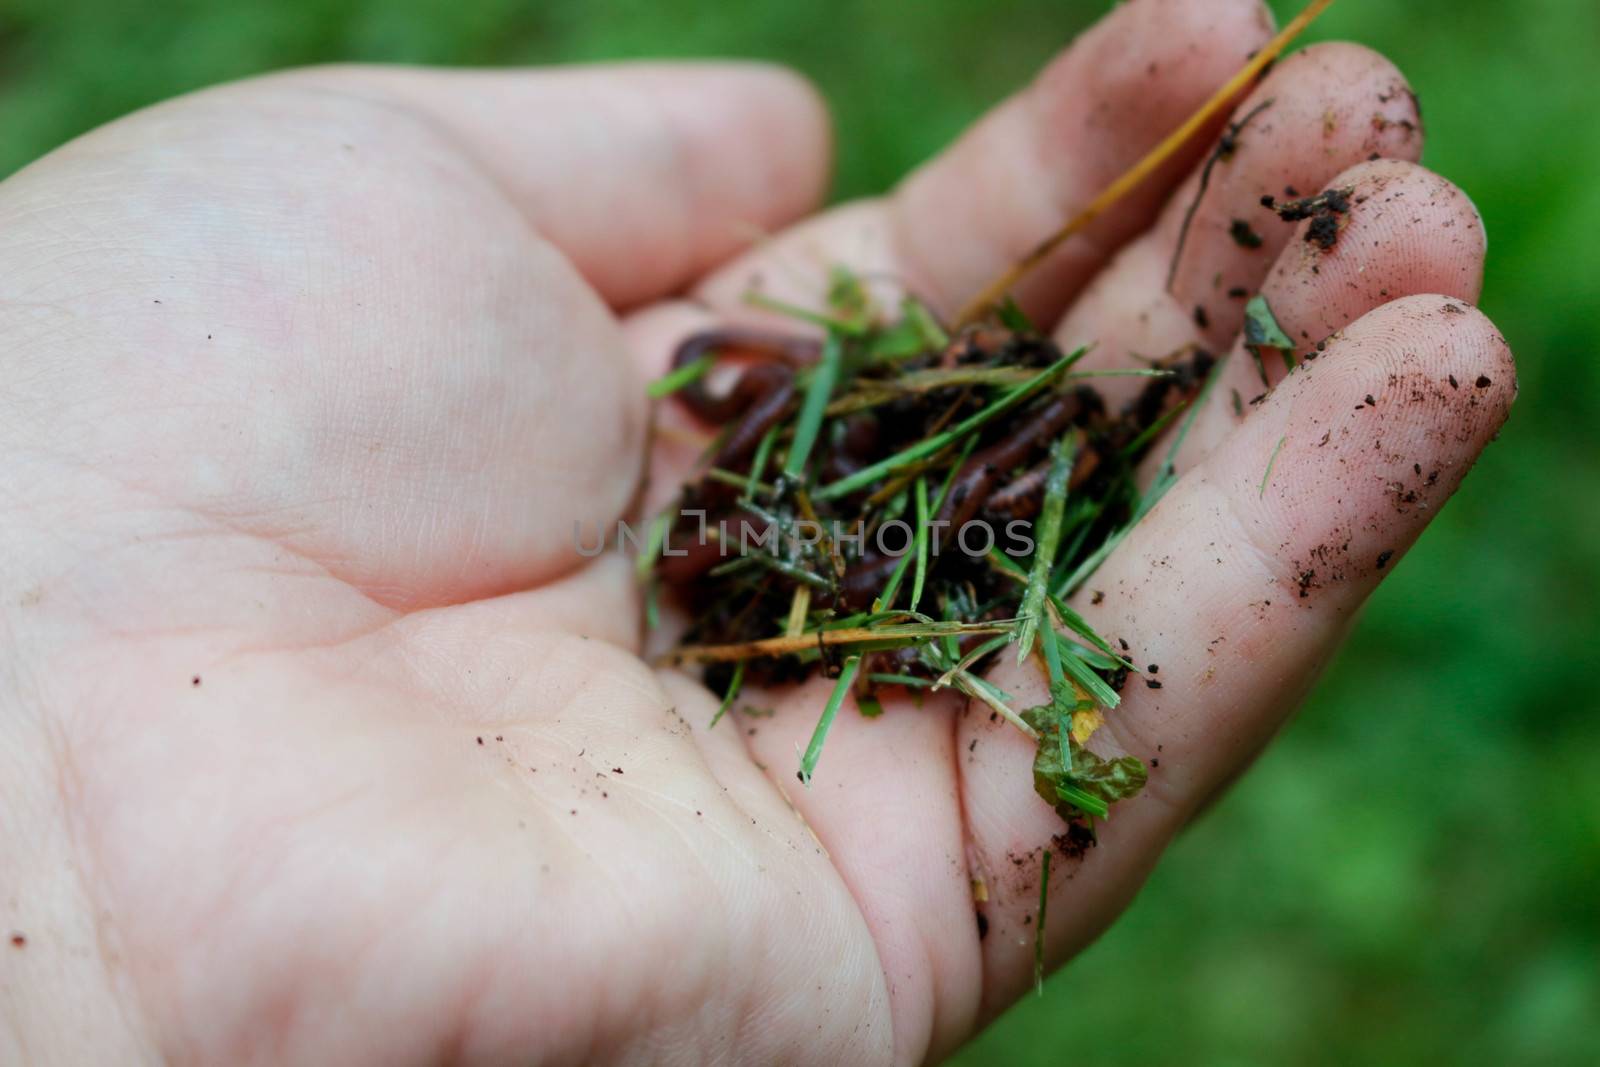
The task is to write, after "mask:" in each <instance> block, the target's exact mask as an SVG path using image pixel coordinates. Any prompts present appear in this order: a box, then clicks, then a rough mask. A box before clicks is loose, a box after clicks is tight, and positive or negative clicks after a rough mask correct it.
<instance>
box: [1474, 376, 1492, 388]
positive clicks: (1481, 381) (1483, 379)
mask: <svg viewBox="0 0 1600 1067" xmlns="http://www.w3.org/2000/svg"><path fill="white" fill-rule="evenodd" d="M1473 384H1475V385H1476V386H1477V387H1478V388H1479V389H1487V388H1489V386H1491V385H1493V384H1494V383H1493V382H1491V381H1490V380H1489V376H1488V375H1487V374H1480V375H1478V380H1477V381H1476V382H1475V383H1473Z"/></svg>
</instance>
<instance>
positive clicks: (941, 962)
mask: <svg viewBox="0 0 1600 1067" xmlns="http://www.w3.org/2000/svg"><path fill="white" fill-rule="evenodd" d="M833 686H834V682H833V681H831V680H829V679H827V678H820V677H818V678H812V679H811V680H809V681H807V682H805V683H803V684H801V685H799V686H795V687H792V688H787V689H784V690H781V691H771V692H766V693H759V692H754V693H752V694H751V695H750V696H749V697H748V698H747V700H748V703H749V704H750V705H752V706H754V707H758V708H763V709H771V711H772V714H771V716H770V717H766V716H763V717H761V718H758V719H746V720H745V721H744V724H743V725H744V730H745V742H746V744H747V746H748V747H749V750H750V755H751V756H752V757H753V758H754V759H755V761H756V763H757V764H759V765H760V766H762V767H764V768H765V769H766V771H767V774H768V776H769V777H770V778H771V779H772V781H773V783H774V784H776V785H777V787H778V788H779V789H780V790H782V791H783V792H784V793H786V794H787V795H788V796H789V798H790V800H791V801H792V802H793V804H794V805H795V807H796V809H797V810H799V811H800V812H801V814H802V815H804V816H805V819H806V821H807V822H808V823H809V824H810V825H811V827H812V828H813V829H814V830H815V831H816V834H817V837H818V838H819V839H820V840H821V841H822V843H823V845H824V846H826V848H827V849H828V853H829V855H830V856H831V857H832V859H833V863H834V866H835V867H836V868H837V869H838V871H839V873H840V875H841V876H842V877H843V878H844V880H845V883H846V884H847V885H848V886H849V887H850V890H851V892H852V894H854V896H855V898H856V901H857V903H858V904H859V905H860V906H861V912H862V915H863V917H864V918H865V919H866V922H867V927H868V928H869V929H870V930H871V931H872V936H873V940H874V942H875V943H876V944H877V946H878V958H879V962H880V963H881V964H882V966H883V970H884V975H885V977H886V978H887V979H888V981H889V987H890V994H891V996H890V1017H891V1019H892V1020H893V1028H894V1033H895V1045H896V1049H895V1062H896V1063H922V1062H931V1061H936V1060H937V1059H939V1058H941V1057H942V1056H943V1055H944V1054H947V1053H948V1052H949V1051H950V1050H952V1049H953V1048H954V1047H955V1046H956V1045H957V1044H959V1043H960V1042H961V1041H962V1040H964V1039H965V1038H966V1037H967V1036H968V1035H969V1034H970V1033H971V1032H972V1026H973V1020H974V1017H975V1011H976V1005H977V996H976V993H977V990H978V988H979V981H980V977H981V965H980V956H979V950H978V946H979V937H978V928H977V925H976V920H975V919H974V917H973V913H972V886H971V882H970V881H969V880H968V877H967V861H966V843H965V837H964V833H963V828H962V825H961V812H960V805H959V802H958V800H957V797H956V791H955V777H954V766H955V758H956V753H955V736H954V728H953V727H954V714H955V711H956V706H957V704H956V702H955V701H954V700H952V699H951V694H949V693H947V692H946V693H940V694H935V695H933V696H931V697H929V698H928V699H926V700H923V701H921V702H919V703H918V704H913V703H912V702H911V701H909V700H907V699H904V698H903V697H902V698H900V699H888V700H886V701H885V703H884V713H883V714H882V715H881V716H879V717H877V718H873V719H868V718H866V717H864V716H863V715H862V714H861V712H860V709H859V707H858V706H857V705H856V702H855V700H854V699H847V700H846V702H845V705H844V706H843V707H842V708H841V709H840V710H839V713H838V717H837V718H836V719H835V720H834V723H833V726H832V728H831V729H830V730H829V732H828V736H827V745H826V747H825V749H824V753H823V756H822V760H821V762H820V763H819V764H818V771H817V773H816V776H815V777H814V778H813V779H812V781H811V784H810V785H809V786H802V785H801V784H800V782H799V781H798V780H797V777H796V768H797V766H798V763H799V758H800V753H801V752H802V751H803V750H804V749H805V747H806V745H807V743H808V741H809V739H810V736H811V732H812V730H813V728H814V727H815V726H816V723H817V713H818V711H819V710H820V709H821V708H822V707H823V705H824V704H826V702H827V700H828V696H829V694H830V693H831V691H832V689H833ZM886 695H887V694H886ZM741 703H745V701H741Z"/></svg>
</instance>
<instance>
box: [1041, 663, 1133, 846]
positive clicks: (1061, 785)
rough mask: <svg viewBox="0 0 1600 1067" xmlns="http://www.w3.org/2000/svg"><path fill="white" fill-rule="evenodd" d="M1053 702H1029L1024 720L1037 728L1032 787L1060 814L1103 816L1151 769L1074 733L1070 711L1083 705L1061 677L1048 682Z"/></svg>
mask: <svg viewBox="0 0 1600 1067" xmlns="http://www.w3.org/2000/svg"><path fill="white" fill-rule="evenodd" d="M1050 692H1051V698H1052V699H1051V702H1050V703H1049V704H1041V705H1039V706H1038V707H1034V708H1029V709H1027V710H1026V711H1024V712H1023V713H1022V720H1023V721H1024V722H1026V723H1027V724H1028V725H1029V726H1031V727H1033V728H1034V729H1035V730H1037V731H1038V733H1039V747H1038V750H1037V751H1036V752H1035V753H1034V758H1033V788H1034V791H1035V792H1037V793H1038V794H1039V796H1041V797H1043V798H1044V799H1045V801H1046V802H1048V803H1049V804H1050V805H1051V806H1052V807H1054V808H1055V809H1056V813H1057V814H1059V815H1060V816H1061V817H1062V818H1063V819H1067V820H1070V819H1072V818H1073V817H1074V816H1089V817H1091V818H1103V817H1105V815H1106V813H1107V812H1108V811H1109V810H1110V807H1111V805H1112V804H1113V803H1115V802H1116V801H1118V800H1126V799H1127V798H1128V797H1131V796H1135V795H1137V794H1138V792H1139V791H1140V790H1141V789H1143V788H1144V785H1145V782H1146V780H1147V779H1148V777H1149V772H1148V771H1146V770H1145V766H1144V764H1143V763H1141V762H1140V761H1139V760H1138V759H1137V758H1135V757H1133V756H1121V757H1118V758H1117V759H1109V760H1108V759H1104V758H1103V757H1100V756H1097V755H1095V754H1094V753H1093V752H1090V751H1089V750H1088V749H1086V748H1084V747H1083V746H1082V745H1080V744H1079V743H1078V742H1077V741H1075V740H1073V738H1072V716H1073V714H1074V713H1075V712H1077V711H1079V710H1088V709H1087V708H1081V707H1080V703H1079V700H1078V697H1077V694H1076V693H1075V692H1074V691H1073V689H1072V686H1070V685H1068V684H1067V683H1065V682H1062V683H1060V684H1058V685H1053V686H1051V689H1050Z"/></svg>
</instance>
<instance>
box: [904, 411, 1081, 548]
mask: <svg viewBox="0 0 1600 1067" xmlns="http://www.w3.org/2000/svg"><path fill="white" fill-rule="evenodd" d="M1097 407H1098V397H1097V396H1095V394H1094V393H1093V392H1092V391H1090V390H1088V389H1076V390H1074V391H1073V392H1070V393H1062V394H1060V395H1058V396H1056V397H1055V398H1054V399H1052V400H1051V401H1050V402H1049V403H1048V404H1046V405H1045V406H1044V407H1042V408H1040V409H1039V411H1038V413H1036V414H1035V415H1034V416H1033V417H1032V418H1030V419H1029V420H1028V421H1027V422H1024V423H1023V424H1022V425H1021V426H1019V427H1017V428H1016V430H1014V431H1013V432H1012V433H1011V435H1010V436H1008V437H1003V438H1001V439H1000V440H999V441H996V442H995V443H994V444H992V445H990V446H989V447H988V448H986V449H984V450H983V451H982V452H979V453H977V454H976V455H974V456H973V457H972V458H971V459H969V460H967V462H966V463H965V464H964V465H963V466H962V468H961V470H960V471H958V472H957V474H956V477H955V481H954V482H952V483H951V486H950V492H949V494H948V495H947V496H946V497H945V500H944V504H943V505H941V506H940V508H939V514H938V519H939V520H940V521H941V522H943V523H945V524H946V525H942V526H935V528H934V535H935V536H936V537H938V538H939V544H940V545H941V546H942V545H943V544H944V538H945V537H946V536H948V535H949V533H950V532H951V531H953V530H959V529H960V528H961V526H962V525H963V524H965V523H966V522H968V521H970V520H971V518H972V517H973V516H974V515H976V514H977V513H978V509H979V508H981V507H982V506H983V504H984V501H986V500H988V499H989V494H991V493H993V492H994V490H995V482H996V481H997V479H998V478H999V477H1000V476H1001V475H1002V474H1004V473H1005V472H1007V471H1009V470H1010V469H1011V468H1012V467H1015V466H1016V465H1017V464H1019V463H1021V462H1022V461H1023V460H1025V459H1027V458H1028V454H1029V453H1031V452H1032V451H1033V450H1034V449H1036V448H1038V447H1040V446H1041V445H1043V444H1045V443H1047V442H1049V441H1051V440H1052V439H1054V438H1055V437H1056V436H1057V435H1058V434H1060V433H1061V431H1063V430H1065V429H1066V428H1067V427H1068V426H1070V425H1071V424H1072V423H1074V422H1077V421H1079V420H1080V419H1082V418H1083V417H1085V416H1087V415H1089V414H1091V413H1092V412H1093V411H1094V410H1095V409H1096V408H1097Z"/></svg>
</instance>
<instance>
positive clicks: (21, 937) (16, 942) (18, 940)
mask: <svg viewBox="0 0 1600 1067" xmlns="http://www.w3.org/2000/svg"><path fill="white" fill-rule="evenodd" d="M11 947H12V948H27V947H28V938H27V935H26V934H12V935H11Z"/></svg>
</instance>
